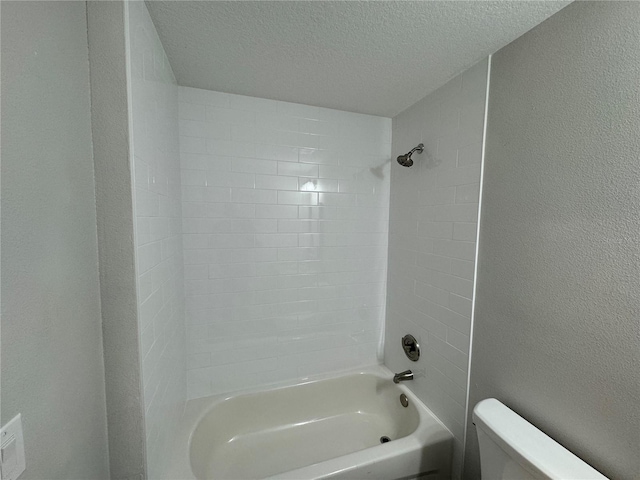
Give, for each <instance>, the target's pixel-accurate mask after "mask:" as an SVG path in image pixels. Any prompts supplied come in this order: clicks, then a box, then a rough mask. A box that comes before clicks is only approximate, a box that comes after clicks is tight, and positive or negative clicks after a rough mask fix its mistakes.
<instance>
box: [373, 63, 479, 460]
mask: <svg viewBox="0 0 640 480" xmlns="http://www.w3.org/2000/svg"><path fill="white" fill-rule="evenodd" d="M487 68H488V61H487V60H484V61H482V62H480V63H479V64H477V65H476V66H474V67H472V68H471V69H469V70H467V71H466V72H464V73H463V74H461V75H459V76H457V77H456V78H454V79H453V80H451V81H450V82H449V83H447V84H446V85H444V86H443V87H441V88H439V89H438V90H436V91H435V92H433V93H432V94H430V95H429V96H427V97H425V98H424V99H423V100H421V101H420V102H418V103H416V104H415V105H413V106H412V107H410V108H409V109H407V110H405V111H404V112H402V113H401V114H399V115H398V116H397V117H395V118H394V119H393V155H394V158H395V157H396V156H397V155H401V154H404V153H406V152H408V151H409V150H410V149H412V148H413V147H415V146H416V145H417V144H418V143H421V142H422V143H424V146H425V150H424V153H423V154H421V155H417V154H414V155H413V160H414V162H415V164H414V166H413V167H411V168H406V167H402V166H400V165H398V163H397V162H394V163H393V166H392V169H391V206H390V235H389V277H388V285H387V290H388V295H387V321H386V334H385V339H386V342H385V349H384V353H385V356H384V358H385V364H386V365H387V366H388V367H389V368H391V369H392V370H394V371H401V370H405V369H407V368H410V369H412V370H413V371H414V373H415V381H413V382H409V384H408V385H409V388H411V389H412V390H413V391H414V392H415V393H416V394H417V395H419V396H420V398H421V399H422V400H423V401H424V402H425V403H426V404H427V406H429V408H431V409H432V410H433V411H434V413H435V414H436V415H437V416H438V418H440V419H441V420H442V421H443V422H444V424H445V425H446V426H447V427H448V428H449V429H450V430H451V432H453V434H454V436H455V439H456V450H455V455H456V457H457V461H456V462H455V465H456V467H458V468H459V466H460V462H461V453H462V442H463V439H464V422H465V408H466V399H467V369H468V362H469V334H470V328H471V305H472V298H473V282H474V270H475V258H476V231H477V220H478V201H479V192H480V170H481V163H482V141H483V129H484V114H485V104H486V88H487ZM407 333H411V334H413V335H414V336H415V337H416V338H417V339H418V340H419V343H420V344H421V346H422V357H421V358H420V360H419V361H418V362H417V363H414V362H412V361H410V360H409V359H407V357H406V356H405V355H404V351H403V350H402V348H401V344H400V339H401V338H402V336H403V335H405V334H407Z"/></svg>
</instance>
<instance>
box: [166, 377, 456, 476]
mask: <svg viewBox="0 0 640 480" xmlns="http://www.w3.org/2000/svg"><path fill="white" fill-rule="evenodd" d="M392 376H393V373H392V372H390V371H389V370H388V369H387V368H385V367H383V366H374V367H370V368H367V369H362V370H359V371H358V372H353V373H349V374H344V375H340V376H336V377H333V378H326V377H325V378H323V379H313V380H306V381H304V382H301V383H298V384H295V385H289V386H280V387H277V388H271V389H268V390H261V391H253V392H249V393H241V394H237V395H232V396H228V395H226V396H215V397H207V398H200V399H197V400H191V401H190V402H188V404H187V411H186V413H185V417H184V422H183V426H182V427H183V428H182V429H181V431H180V432H179V433H178V434H177V438H176V449H175V454H176V455H175V458H173V459H172V465H171V466H170V468H169V470H168V472H167V475H166V478H171V479H197V480H205V479H206V480H209V479H212V480H234V479H256V478H268V479H273V480H276V479H277V480H285V479H286V480H302V479H325V478H327V479H328V478H331V479H360V478H362V479H365V478H366V479H380V480H391V479H401V478H402V479H407V478H417V477H419V478H425V479H448V478H450V464H451V451H452V442H453V437H452V435H451V433H450V432H449V431H448V430H447V429H446V428H445V427H444V426H443V425H442V424H441V423H440V421H439V420H438V419H437V418H436V417H435V416H434V415H433V414H432V413H431V411H429V409H427V408H426V407H425V406H424V405H423V404H422V403H421V402H420V401H419V400H418V399H417V398H416V397H415V395H413V393H411V391H410V390H409V389H408V388H406V386H404V385H402V384H401V385H395V384H394V383H393V382H392V380H391V378H392ZM402 393H404V394H405V395H406V396H407V398H408V400H409V405H408V406H407V407H403V406H402V405H401V403H400V395H401V394H402ZM383 436H386V437H389V438H390V439H391V441H389V442H388V443H384V444H381V443H380V438H381V437H383Z"/></svg>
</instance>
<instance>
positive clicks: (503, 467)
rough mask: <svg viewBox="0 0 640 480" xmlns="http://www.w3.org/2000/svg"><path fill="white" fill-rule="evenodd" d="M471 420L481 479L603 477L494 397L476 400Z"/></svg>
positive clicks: (584, 479)
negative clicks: (475, 437) (474, 428)
mask: <svg viewBox="0 0 640 480" xmlns="http://www.w3.org/2000/svg"><path fill="white" fill-rule="evenodd" d="M473 423H474V424H475V426H476V431H477V434H478V444H479V446H480V467H481V471H482V478H483V479H490V480H498V479H518V480H529V479H552V480H572V479H573V480H595V479H606V478H607V477H605V476H604V475H602V474H601V473H600V472H598V471H597V470H595V469H593V468H592V467H591V466H589V465H588V464H586V463H585V462H583V461H582V460H580V459H579V458H578V457H576V456H575V455H574V454H573V453H571V452H570V451H569V450H567V449H566V448H564V447H563V446H562V445H560V444H559V443H557V442H556V441H555V440H553V439H552V438H551V437H549V436H547V435H546V434H545V433H543V432H541V431H540V430H538V429H537V428H536V427H534V426H533V425H531V424H530V423H529V422H527V421H526V420H525V419H524V418H522V417H521V416H520V415H518V414H517V413H515V412H514V411H512V410H510V409H509V408H508V407H506V406H505V405H503V404H502V403H500V402H499V401H498V400H496V399H495V398H488V399H486V400H482V401H481V402H479V403H478V404H477V405H476V406H475V408H474V409H473Z"/></svg>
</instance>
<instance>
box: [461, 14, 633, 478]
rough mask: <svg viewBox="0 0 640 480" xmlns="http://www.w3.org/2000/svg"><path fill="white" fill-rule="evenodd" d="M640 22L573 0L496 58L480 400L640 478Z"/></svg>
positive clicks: (476, 360)
mask: <svg viewBox="0 0 640 480" xmlns="http://www.w3.org/2000/svg"><path fill="white" fill-rule="evenodd" d="M639 24H640V4H639V3H637V2H575V3H573V4H572V5H570V6H569V7H567V8H566V9H564V10H563V11H561V12H559V13H558V14H557V15H555V16H554V17H552V18H550V19H549V20H547V21H546V22H544V23H542V24H541V25H539V26H538V27H536V28H535V29H533V30H532V31H531V32H529V33H527V34H526V35H524V36H523V37H521V38H519V39H518V40H516V41H515V42H513V43H512V44H511V45H509V46H507V47H505V48H504V49H503V50H501V51H499V52H498V53H496V54H495V55H494V57H493V61H492V72H491V89H490V98H489V116H488V123H487V144H486V156H485V159H486V160H485V162H486V163H485V177H484V182H485V188H484V195H483V197H484V198H483V207H482V222H481V228H480V245H479V247H480V248H479V254H478V284H477V285H478V286H477V299H476V311H475V325H474V340H473V358H472V365H471V391H470V405H474V404H475V403H477V402H478V401H480V400H482V399H484V398H487V397H496V398H498V399H500V400H501V401H502V402H504V403H505V404H506V405H508V406H509V407H510V408H512V409H513V410H515V411H516V412H518V413H519V414H520V415H522V416H523V417H525V418H526V419H527V420H529V421H530V422H531V423H533V424H534V425H536V426H537V427H538V428H540V429H542V430H543V431H545V433H547V434H548V435H550V436H551V437H552V438H554V439H555V440H556V441H558V442H560V443H561V444H562V445H564V446H565V447H566V448H568V449H570V450H571V451H573V452H574V453H576V454H577V455H579V456H580V457H581V458H583V459H584V460H585V461H587V462H588V463H590V464H592V465H593V466H594V467H595V468H597V469H598V470H600V471H602V473H604V474H605V475H606V476H607V477H609V478H616V479H637V478H639V476H640V456H638V452H640V408H639V406H640V404H639V401H638V399H639V398H640V368H639V367H640V320H639V319H640V315H639V312H640V257H639V252H640V236H639V233H640V162H639V159H640V136H639V135H638V132H640V97H639V95H638V92H639V89H638V86H639V79H640V55H639V52H640V29H638V25H639ZM468 426H469V430H468V434H467V448H466V454H465V473H466V475H465V477H466V478H469V479H474V478H480V465H479V460H480V459H479V452H478V446H477V441H476V431H475V428H474V427H473V424H472V423H471V422H469V423H468Z"/></svg>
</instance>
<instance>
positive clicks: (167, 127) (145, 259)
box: [126, 1, 186, 478]
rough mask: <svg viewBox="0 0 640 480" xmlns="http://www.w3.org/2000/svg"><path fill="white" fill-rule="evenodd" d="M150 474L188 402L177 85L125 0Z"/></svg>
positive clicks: (143, 12)
mask: <svg viewBox="0 0 640 480" xmlns="http://www.w3.org/2000/svg"><path fill="white" fill-rule="evenodd" d="M126 8H127V9H128V21H129V42H128V43H129V45H128V48H129V74H130V91H129V95H130V98H129V102H130V116H131V132H130V134H131V143H132V150H133V154H132V156H133V170H134V172H133V173H134V175H133V176H134V212H135V222H136V224H135V240H136V259H137V283H138V318H139V332H140V356H141V360H142V382H143V387H144V411H145V428H146V449H147V476H148V478H159V475H160V473H161V472H162V471H163V463H162V462H163V458H167V456H168V455H167V451H168V449H169V448H170V439H171V434H172V433H173V431H174V430H175V428H176V425H177V422H178V420H179V419H180V416H181V415H182V412H183V407H184V403H185V401H186V367H185V321H184V283H183V260H182V218H181V216H182V205H181V186H180V157H179V144H178V87H177V84H176V80H175V77H174V75H173V71H172V70H171V65H169V61H168V59H167V57H166V55H165V52H164V49H163V47H162V44H161V43H160V39H159V38H158V35H157V33H156V30H155V27H154V25H153V22H152V21H151V17H150V16H149V13H148V11H147V8H146V6H145V4H144V2H138V1H133V2H126Z"/></svg>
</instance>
